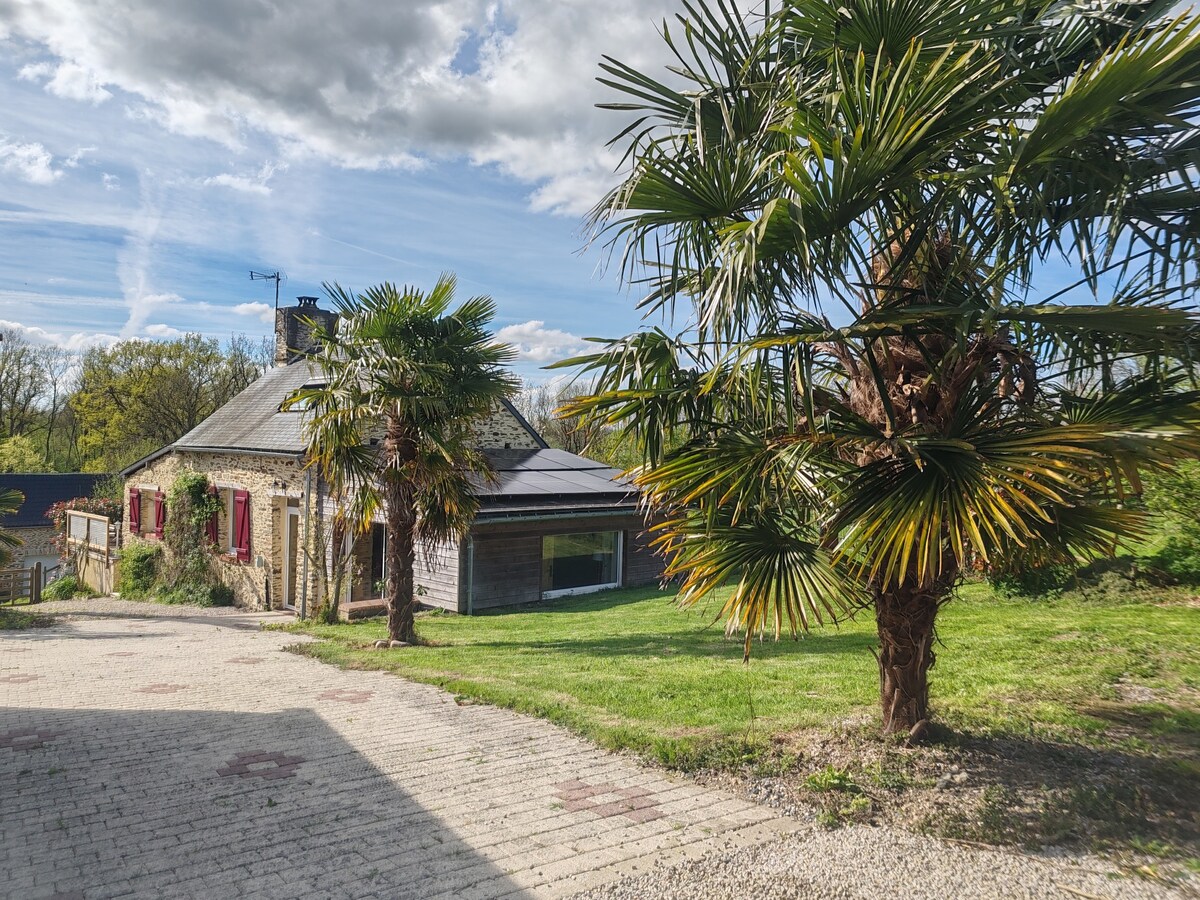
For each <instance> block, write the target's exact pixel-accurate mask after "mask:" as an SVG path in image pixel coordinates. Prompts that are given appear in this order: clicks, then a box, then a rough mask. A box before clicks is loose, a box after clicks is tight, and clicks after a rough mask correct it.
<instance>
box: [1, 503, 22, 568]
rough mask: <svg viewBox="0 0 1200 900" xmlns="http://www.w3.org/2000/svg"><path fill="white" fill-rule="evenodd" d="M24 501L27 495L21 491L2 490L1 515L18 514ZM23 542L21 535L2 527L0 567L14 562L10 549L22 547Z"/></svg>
mask: <svg viewBox="0 0 1200 900" xmlns="http://www.w3.org/2000/svg"><path fill="white" fill-rule="evenodd" d="M24 502H25V495H24V494H22V493H21V492H20V491H15V490H0V516H14V515H16V514H17V510H19V509H20V508H21V504H22V503H24ZM22 543H24V542H23V541H22V540H21V539H20V538H19V537H16V536H15V535H11V534H9V533H8V532H7V531H5V530H4V529H3V528H0V569H2V568H4V567H5V566H7V565H8V564H9V563H11V562H12V553H10V552H9V551H10V550H11V549H12V548H13V547H20V546H21V544H22Z"/></svg>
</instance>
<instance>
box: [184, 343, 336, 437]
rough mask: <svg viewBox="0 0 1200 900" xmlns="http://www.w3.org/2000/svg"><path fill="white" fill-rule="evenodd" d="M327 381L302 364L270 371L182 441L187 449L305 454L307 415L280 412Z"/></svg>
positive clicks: (308, 363) (303, 361)
mask: <svg viewBox="0 0 1200 900" xmlns="http://www.w3.org/2000/svg"><path fill="white" fill-rule="evenodd" d="M319 381H321V376H320V374H319V373H318V372H317V370H316V367H315V366H314V365H313V364H312V363H310V362H308V361H306V360H299V361H297V362H294V363H292V364H291V365H289V366H278V367H276V368H273V369H268V370H267V371H266V373H264V374H263V376H262V377H261V378H259V379H258V380H257V381H255V382H254V383H253V384H251V385H250V386H248V387H247V388H246V389H245V390H244V391H242V392H241V393H240V394H238V395H237V396H236V397H234V398H233V399H232V400H230V401H229V402H228V403H226V404H225V405H224V406H222V407H221V408H220V409H218V410H217V411H216V412H215V413H213V414H212V415H211V416H209V417H208V418H207V419H205V420H204V421H203V422H201V423H200V424H199V425H197V426H196V427H195V428H193V429H192V430H191V431H189V432H188V433H187V434H185V435H184V436H183V437H181V438H180V439H179V440H177V441H176V442H175V444H174V446H175V447H176V449H181V450H260V451H267V452H274V453H296V454H299V453H303V452H304V446H305V442H304V414H303V413H301V412H280V411H279V404H281V403H282V402H283V401H284V399H286V398H287V396H288V395H289V394H291V392H292V391H294V390H296V389H297V388H300V387H303V386H304V385H306V384H309V383H312V382H319Z"/></svg>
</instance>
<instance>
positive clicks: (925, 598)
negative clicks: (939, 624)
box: [875, 583, 946, 741]
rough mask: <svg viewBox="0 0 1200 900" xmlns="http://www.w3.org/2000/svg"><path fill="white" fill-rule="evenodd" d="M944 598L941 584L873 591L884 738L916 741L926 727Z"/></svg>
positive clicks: (876, 656)
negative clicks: (892, 736) (938, 620)
mask: <svg viewBox="0 0 1200 900" xmlns="http://www.w3.org/2000/svg"><path fill="white" fill-rule="evenodd" d="M945 596H946V592H945V590H944V589H940V586H939V587H935V588H924V589H923V588H918V587H914V586H912V585H911V584H908V583H906V584H903V585H901V586H900V587H898V588H894V589H891V590H887V591H882V590H878V589H877V590H876V592H875V624H876V628H877V630H878V633H879V650H878V651H877V652H876V654H875V658H876V660H877V661H878V663H879V700H880V705H881V706H882V709H883V733H884V734H907V735H908V736H909V738H910V739H911V740H914V741H916V740H920V738H921V737H922V736H923V735H924V733H925V729H926V728H927V727H928V722H929V670H930V669H931V668H933V663H934V660H935V656H934V653H933V642H934V639H935V633H934V619H935V618H936V616H937V612H938V609H939V607H940V606H941V604H942V602H943V601H944V600H945Z"/></svg>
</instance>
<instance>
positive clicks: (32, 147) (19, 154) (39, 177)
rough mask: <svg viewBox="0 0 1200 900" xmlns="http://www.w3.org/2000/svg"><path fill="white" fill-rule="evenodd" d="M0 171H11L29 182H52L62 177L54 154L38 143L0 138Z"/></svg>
mask: <svg viewBox="0 0 1200 900" xmlns="http://www.w3.org/2000/svg"><path fill="white" fill-rule="evenodd" d="M0 171H3V172H11V173H12V174H14V175H16V176H17V177H18V178H21V179H22V180H24V181H28V182H29V183H30V184H42V185H44V184H53V183H54V182H56V181H58V179H59V178H61V177H62V169H56V168H54V156H53V155H52V154H51V153H50V151H49V150H47V149H46V148H45V147H43V146H42V145H41V144H38V143H28V144H23V143H21V142H19V141H10V140H9V139H7V138H0Z"/></svg>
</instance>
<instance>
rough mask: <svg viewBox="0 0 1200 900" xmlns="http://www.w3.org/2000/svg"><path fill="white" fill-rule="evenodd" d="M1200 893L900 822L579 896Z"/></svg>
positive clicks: (759, 898)
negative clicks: (939, 835) (966, 841)
mask: <svg viewBox="0 0 1200 900" xmlns="http://www.w3.org/2000/svg"><path fill="white" fill-rule="evenodd" d="M1196 896H1198V895H1197V893H1196V892H1195V891H1188V890H1186V889H1172V888H1170V887H1166V886H1163V885H1159V884H1154V883H1150V882H1148V881H1144V880H1142V879H1138V878H1131V877H1128V876H1123V875H1121V874H1120V873H1118V872H1117V870H1116V869H1115V868H1113V867H1112V866H1110V865H1108V864H1107V863H1104V862H1102V861H1100V860H1098V859H1095V858H1092V857H1066V858H1047V857H1032V856H1025V855H1021V854H1017V853H1006V852H1003V851H994V850H983V849H975V848H972V847H964V846H961V845H958V844H950V843H947V842H945V841H939V840H935V839H933V838H925V837H920V836H918V835H913V834H909V833H907V832H903V831H896V830H894V829H890V828H870V827H867V826H864V825H857V826H853V827H850V828H842V829H839V830H837V831H827V830H825V829H822V828H814V829H813V830H811V831H807V832H802V833H798V834H793V835H788V836H786V837H783V838H781V839H779V840H777V841H773V842H771V843H768V844H762V845H759V846H756V847H750V848H747V849H742V850H735V851H731V852H726V853H718V854H710V855H709V856H706V857H703V858H701V859H698V860H693V861H691V862H687V863H683V864H682V865H677V866H670V867H668V866H663V867H659V868H656V869H655V870H653V871H652V872H649V873H647V874H645V875H642V876H639V877H637V878H630V879H626V880H625V881H621V882H618V883H616V884H610V885H606V886H604V887H599V888H595V889H594V890H590V891H587V892H585V893H583V894H580V895H578V897H577V898H576V900H644V898H647V897H654V898H658V900H745V898H751V897H752V898H754V900H798V898H803V900H877V898H880V897H901V898H904V900H947V898H955V900H967V898H970V900H1048V898H1066V900H1071V898H1084V900H1101V898H1103V900H1168V898H1169V900H1176V898H1187V897H1196Z"/></svg>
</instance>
